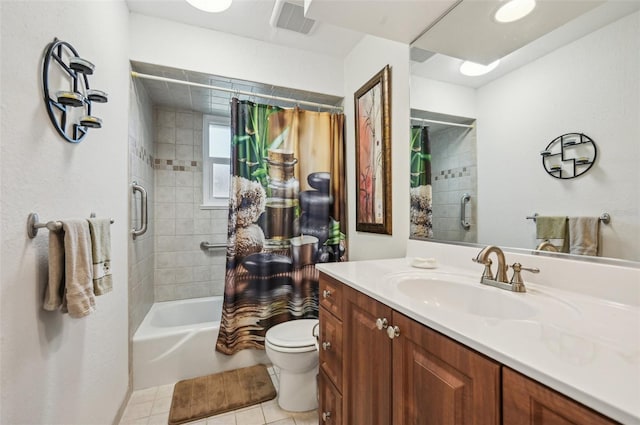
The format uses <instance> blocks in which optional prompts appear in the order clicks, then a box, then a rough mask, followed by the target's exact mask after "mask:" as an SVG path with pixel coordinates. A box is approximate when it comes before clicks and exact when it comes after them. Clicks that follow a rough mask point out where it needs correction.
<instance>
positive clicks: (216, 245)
mask: <svg viewBox="0 0 640 425" xmlns="http://www.w3.org/2000/svg"><path fill="white" fill-rule="evenodd" d="M216 248H218V249H220V248H225V249H226V248H227V244H226V243H209V242H207V241H202V242H200V249H203V250H207V249H216Z"/></svg>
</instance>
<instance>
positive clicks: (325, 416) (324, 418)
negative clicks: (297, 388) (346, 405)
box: [322, 412, 331, 422]
mask: <svg viewBox="0 0 640 425" xmlns="http://www.w3.org/2000/svg"><path fill="white" fill-rule="evenodd" d="M329 419H331V412H322V422H327V421H329Z"/></svg>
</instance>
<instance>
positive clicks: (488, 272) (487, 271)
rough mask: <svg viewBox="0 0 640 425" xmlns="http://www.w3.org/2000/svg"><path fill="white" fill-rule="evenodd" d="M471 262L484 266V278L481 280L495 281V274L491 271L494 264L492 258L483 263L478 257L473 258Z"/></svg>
mask: <svg viewBox="0 0 640 425" xmlns="http://www.w3.org/2000/svg"><path fill="white" fill-rule="evenodd" d="M471 261H473V262H474V263H478V264H483V265H484V271H483V272H482V277H481V278H480V279H481V280H482V279H490V280H495V279H494V278H493V272H492V271H491V264H493V262H492V261H491V259H490V258H487V259H486V260H485V261H482V260H480V259H478V257H476V258H472V259H471Z"/></svg>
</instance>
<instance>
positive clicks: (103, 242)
mask: <svg viewBox="0 0 640 425" xmlns="http://www.w3.org/2000/svg"><path fill="white" fill-rule="evenodd" d="M88 221H89V231H90V232H91V255H92V257H93V259H92V263H93V292H94V293H95V294H96V295H103V294H106V293H107V292H111V290H112V289H113V279H112V277H111V220H110V219H108V218H90V219H89V220H88Z"/></svg>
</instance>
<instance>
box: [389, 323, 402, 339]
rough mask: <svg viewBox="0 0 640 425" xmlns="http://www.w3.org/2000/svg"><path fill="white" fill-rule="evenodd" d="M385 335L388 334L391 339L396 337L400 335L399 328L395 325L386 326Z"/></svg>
mask: <svg viewBox="0 0 640 425" xmlns="http://www.w3.org/2000/svg"><path fill="white" fill-rule="evenodd" d="M387 335H388V336H389V339H393V338H397V337H399V336H400V328H399V327H397V326H393V327H391V326H389V327H388V328H387Z"/></svg>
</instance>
